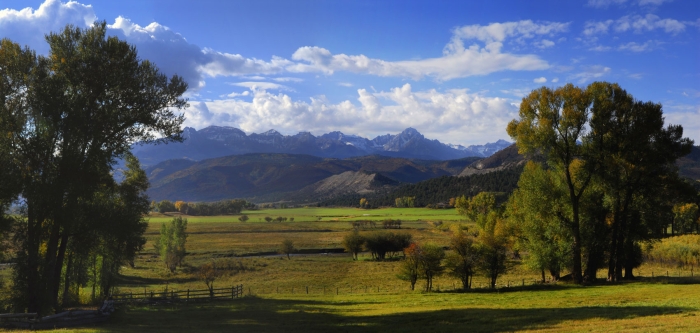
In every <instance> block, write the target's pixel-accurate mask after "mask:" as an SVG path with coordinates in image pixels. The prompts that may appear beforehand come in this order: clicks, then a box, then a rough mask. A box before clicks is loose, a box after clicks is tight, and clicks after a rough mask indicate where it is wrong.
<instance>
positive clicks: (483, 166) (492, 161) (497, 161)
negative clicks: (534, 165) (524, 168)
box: [459, 144, 525, 177]
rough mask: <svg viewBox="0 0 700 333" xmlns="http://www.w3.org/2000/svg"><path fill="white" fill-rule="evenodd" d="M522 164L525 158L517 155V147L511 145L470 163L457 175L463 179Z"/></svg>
mask: <svg viewBox="0 0 700 333" xmlns="http://www.w3.org/2000/svg"><path fill="white" fill-rule="evenodd" d="M524 163H525V158H524V157H523V156H522V155H520V154H518V147H517V146H516V145H515V144H512V145H510V146H509V147H508V148H505V149H503V150H500V151H498V152H496V153H495V154H493V155H491V156H489V157H487V158H484V159H481V160H479V161H476V162H474V163H472V164H471V165H469V166H467V167H466V168H464V170H462V172H461V173H460V174H459V175H460V176H462V177H464V176H470V175H475V174H485V173H489V172H494V171H500V170H505V169H508V168H511V167H515V166H518V165H522V164H524Z"/></svg>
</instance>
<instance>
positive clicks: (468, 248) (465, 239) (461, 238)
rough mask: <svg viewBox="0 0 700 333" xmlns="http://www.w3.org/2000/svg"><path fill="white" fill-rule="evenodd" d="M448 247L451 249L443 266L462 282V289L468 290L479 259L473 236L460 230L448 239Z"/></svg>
mask: <svg viewBox="0 0 700 333" xmlns="http://www.w3.org/2000/svg"><path fill="white" fill-rule="evenodd" d="M450 249H451V250H452V251H451V252H449V253H447V255H446V258H445V259H446V260H445V268H446V269H447V271H448V273H449V274H450V275H452V276H454V277H456V278H458V279H459V280H460V281H461V282H462V289H464V290H468V289H470V288H471V285H472V278H473V276H474V273H475V272H476V269H477V264H478V260H479V251H478V248H477V247H476V244H475V241H474V238H473V237H472V236H470V235H467V234H466V233H465V232H463V231H461V230H460V231H459V232H457V233H455V234H454V235H453V236H452V238H451V239H450Z"/></svg>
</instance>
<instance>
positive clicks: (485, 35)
mask: <svg viewBox="0 0 700 333" xmlns="http://www.w3.org/2000/svg"><path fill="white" fill-rule="evenodd" d="M568 26H569V23H558V22H544V23H535V22H532V21H530V20H526V21H519V22H506V23H492V24H489V25H487V26H482V25H468V26H463V27H458V28H456V29H454V30H453V32H452V38H451V40H450V42H449V43H448V44H447V45H446V46H445V47H444V49H443V56H442V57H437V58H428V59H420V60H404V61H393V62H392V61H384V60H381V59H374V58H370V57H367V56H365V55H347V54H333V53H331V51H329V50H327V49H325V48H322V47H317V46H305V47H301V48H299V49H298V50H297V51H296V52H294V54H293V55H292V59H293V60H296V61H299V62H300V63H298V64H295V65H292V66H289V67H288V69H289V70H290V71H294V72H322V73H326V74H332V73H334V72H335V71H347V72H353V73H360V74H370V75H377V76H394V77H408V78H413V79H421V78H423V77H433V78H435V79H437V80H451V79H455V78H461V77H467V76H473V75H486V74H489V73H493V72H498V71H504V70H514V71H519V70H539V69H547V68H549V64H548V63H547V62H546V61H544V60H542V59H540V58H539V57H537V56H536V55H531V54H512V53H507V52H502V48H503V43H504V42H505V41H506V39H508V38H511V39H513V40H514V41H516V42H519V43H523V42H525V41H526V40H529V39H536V38H538V37H543V36H553V35H555V34H558V33H561V32H564V31H566V30H567V29H568ZM465 42H471V43H472V44H471V45H469V46H468V47H466V46H465ZM535 45H536V46H539V47H549V46H552V45H554V42H552V41H550V40H546V39H543V40H537V41H536V42H535Z"/></svg>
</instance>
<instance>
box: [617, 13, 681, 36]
mask: <svg viewBox="0 0 700 333" xmlns="http://www.w3.org/2000/svg"><path fill="white" fill-rule="evenodd" d="M656 29H663V30H664V31H665V32H667V33H671V34H674V35H675V34H677V33H679V32H682V31H683V30H685V23H683V22H680V21H678V20H674V19H661V18H659V17H658V16H656V15H654V14H647V15H645V16H640V15H634V16H623V17H621V18H620V19H618V20H617V21H616V22H615V31H618V32H625V31H628V30H633V31H634V32H636V33H641V32H645V31H652V30H656Z"/></svg>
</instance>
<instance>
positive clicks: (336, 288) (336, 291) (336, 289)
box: [335, 287, 338, 295]
mask: <svg viewBox="0 0 700 333" xmlns="http://www.w3.org/2000/svg"><path fill="white" fill-rule="evenodd" d="M335 294H336V295H338V287H335Z"/></svg>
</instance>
